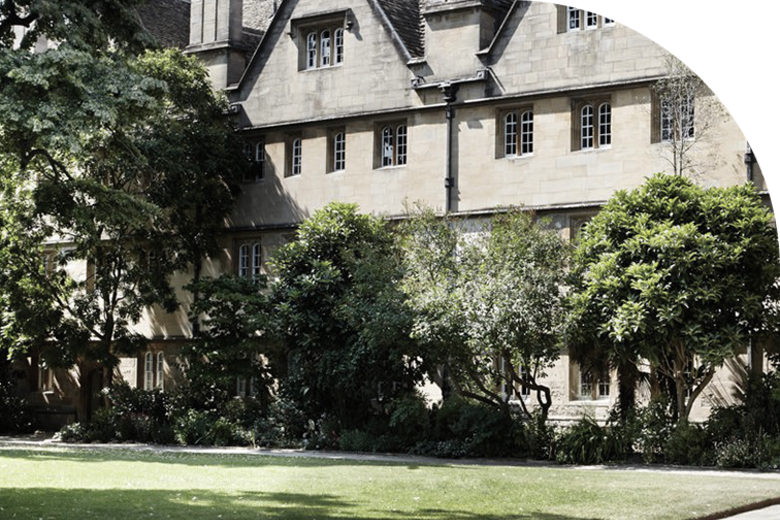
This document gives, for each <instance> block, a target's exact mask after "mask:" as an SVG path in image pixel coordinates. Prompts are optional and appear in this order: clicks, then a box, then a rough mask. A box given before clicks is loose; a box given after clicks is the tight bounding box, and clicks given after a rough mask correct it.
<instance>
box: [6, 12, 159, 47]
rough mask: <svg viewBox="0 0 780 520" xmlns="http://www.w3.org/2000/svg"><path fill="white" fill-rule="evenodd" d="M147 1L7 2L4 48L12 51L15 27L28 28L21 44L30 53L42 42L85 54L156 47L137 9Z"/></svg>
mask: <svg viewBox="0 0 780 520" xmlns="http://www.w3.org/2000/svg"><path fill="white" fill-rule="evenodd" d="M143 3H144V2H143V0H100V1H95V0H4V1H3V3H2V4H0V48H2V47H10V45H11V43H12V42H13V39H14V33H13V28H14V27H15V26H20V27H25V28H27V29H26V31H25V34H24V38H23V39H22V41H21V42H20V47H21V49H22V50H23V51H25V52H29V51H30V50H31V49H32V48H33V46H34V45H35V43H36V42H37V41H38V38H39V37H41V36H44V37H46V38H48V39H49V40H51V41H57V42H67V43H68V45H71V46H73V47H76V48H80V49H85V50H102V51H105V50H108V49H109V48H117V47H118V48H122V49H129V50H137V49H139V48H143V47H145V46H148V45H150V44H151V43H152V37H151V36H150V35H149V34H147V33H145V32H144V31H143V30H142V28H141V27H140V24H139V19H138V15H137V13H136V11H135V8H136V7H138V6H140V5H142V4H143Z"/></svg>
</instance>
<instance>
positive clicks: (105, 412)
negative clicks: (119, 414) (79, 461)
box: [84, 408, 117, 442]
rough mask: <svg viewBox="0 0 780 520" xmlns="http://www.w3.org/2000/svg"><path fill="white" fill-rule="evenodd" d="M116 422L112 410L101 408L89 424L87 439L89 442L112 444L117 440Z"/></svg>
mask: <svg viewBox="0 0 780 520" xmlns="http://www.w3.org/2000/svg"><path fill="white" fill-rule="evenodd" d="M116 431H117V428H116V420H115V417H114V413H113V411H112V410H111V409H110V408H101V409H99V410H96V411H95V412H94V413H93V414H92V420H90V421H89V424H87V428H86V432H85V439H84V440H86V441H87V442H111V441H113V440H116V437H117V435H116Z"/></svg>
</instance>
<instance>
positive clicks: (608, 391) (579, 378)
mask: <svg viewBox="0 0 780 520" xmlns="http://www.w3.org/2000/svg"><path fill="white" fill-rule="evenodd" d="M571 368H572V370H570V377H571V378H572V380H573V381H576V386H575V387H574V388H573V389H572V390H573V391H571V392H570V397H569V398H570V400H572V401H587V402H590V401H599V402H608V401H609V400H610V399H611V397H612V374H611V373H610V372H607V373H606V374H603V375H602V376H601V377H600V378H599V379H596V377H595V376H594V374H593V372H591V371H583V370H582V369H581V367H580V366H579V365H578V364H577V363H574V362H572V363H571Z"/></svg>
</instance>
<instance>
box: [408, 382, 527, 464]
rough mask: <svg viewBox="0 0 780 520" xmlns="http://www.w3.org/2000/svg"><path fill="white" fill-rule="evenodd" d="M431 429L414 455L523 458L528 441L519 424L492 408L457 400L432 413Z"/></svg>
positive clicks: (418, 445)
mask: <svg viewBox="0 0 780 520" xmlns="http://www.w3.org/2000/svg"><path fill="white" fill-rule="evenodd" d="M431 416H432V419H431V421H432V424H433V430H432V432H431V436H430V437H429V438H427V439H421V440H420V441H419V442H418V443H417V444H416V445H415V446H414V447H413V449H412V452H413V453H416V454H420V455H431V456H435V457H448V458H458V457H506V456H511V457H517V456H521V455H526V454H527V452H526V448H527V446H528V445H529V442H528V441H527V439H526V436H525V434H526V429H525V427H524V424H523V423H522V421H521V420H520V419H519V418H517V417H514V416H507V415H506V414H504V413H502V412H501V411H499V410H498V409H497V408H495V407H493V406H489V405H486V404H484V403H473V402H469V401H468V400H466V399H462V398H459V397H452V398H450V399H447V400H445V401H444V403H443V404H442V405H441V407H438V408H436V407H434V408H433V409H432V410H431Z"/></svg>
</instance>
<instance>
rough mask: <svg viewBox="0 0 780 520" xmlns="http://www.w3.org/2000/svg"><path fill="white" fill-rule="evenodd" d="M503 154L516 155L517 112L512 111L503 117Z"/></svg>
mask: <svg viewBox="0 0 780 520" xmlns="http://www.w3.org/2000/svg"><path fill="white" fill-rule="evenodd" d="M504 155H506V156H512V155H517V114H515V113H514V112H509V113H508V114H507V115H506V117H505V118H504Z"/></svg>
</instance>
